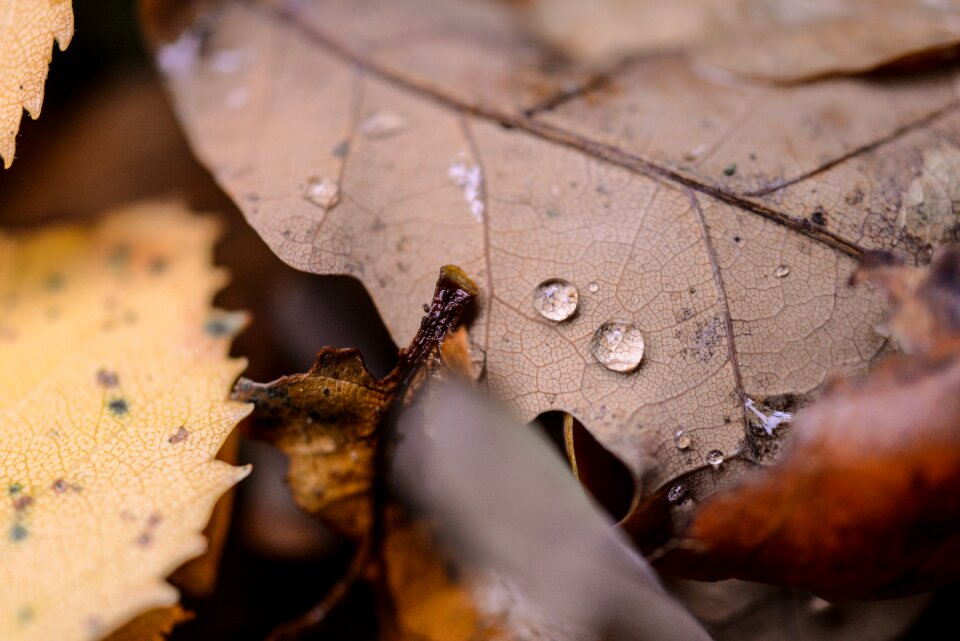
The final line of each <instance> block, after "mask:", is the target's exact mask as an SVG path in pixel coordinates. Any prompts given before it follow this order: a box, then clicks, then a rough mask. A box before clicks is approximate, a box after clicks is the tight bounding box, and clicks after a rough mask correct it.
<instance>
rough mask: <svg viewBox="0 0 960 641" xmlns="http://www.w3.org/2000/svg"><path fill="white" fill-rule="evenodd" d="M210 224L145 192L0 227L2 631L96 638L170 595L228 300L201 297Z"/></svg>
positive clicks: (185, 548) (201, 476)
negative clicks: (105, 208) (58, 220)
mask: <svg viewBox="0 0 960 641" xmlns="http://www.w3.org/2000/svg"><path fill="white" fill-rule="evenodd" d="M216 236H217V225H216V224H215V222H214V221H212V220H210V219H208V218H197V217H194V216H191V215H189V214H188V213H187V212H186V211H184V210H183V208H182V207H180V206H176V205H168V204H167V205H165V204H142V205H137V206H133V207H130V208H127V209H125V210H123V211H119V212H116V213H113V214H111V215H108V216H107V217H106V218H104V219H103V221H102V222H100V223H99V224H98V225H97V226H96V227H95V228H93V229H81V228H74V227H58V228H53V229H49V230H43V231H39V232H33V233H26V234H19V235H16V236H5V235H2V234H0V493H2V494H0V639H3V640H4V641H28V640H37V641H50V640H52V639H56V640H57V641H74V640H81V639H85V640H87V639H99V638H101V637H103V636H106V635H107V634H109V633H110V632H112V631H113V630H115V629H117V628H119V627H120V626H121V625H123V624H124V623H126V622H127V621H129V620H130V619H132V618H133V617H134V616H136V615H138V614H140V613H142V612H144V611H146V610H150V609H153V608H159V607H165V606H170V605H173V604H174V603H176V602H177V598H178V596H177V592H176V590H175V589H174V588H173V587H172V586H170V585H169V584H167V583H166V582H165V580H164V577H166V576H167V575H169V574H170V573H171V572H172V571H173V570H174V569H176V568H177V566H179V565H180V564H182V563H183V562H184V561H186V560H187V559H189V558H191V557H194V556H196V555H198V554H200V553H202V552H203V551H204V549H205V547H206V541H205V539H204V538H203V536H202V535H201V534H200V532H201V530H202V529H203V527H204V524H205V523H206V522H207V520H208V519H209V517H210V512H211V510H212V509H213V506H214V504H215V503H216V501H217V499H218V498H219V497H220V496H221V495H222V494H223V493H224V492H225V491H226V490H227V489H228V488H229V487H231V486H232V485H234V484H235V483H236V482H237V481H239V480H240V479H241V478H243V477H244V476H246V474H247V473H248V472H249V468H246V467H234V466H231V465H229V464H227V463H223V462H221V461H217V460H214V457H215V455H216V453H217V450H219V449H220V446H221V445H222V444H223V442H224V439H226V437H227V435H228V434H229V433H230V431H231V430H232V429H233V427H234V426H235V425H236V424H237V422H238V421H239V420H240V419H241V418H242V417H244V416H245V415H246V414H247V413H248V412H249V410H250V406H249V405H245V404H243V403H238V402H235V401H229V400H227V393H228V391H229V389H230V387H231V385H232V383H233V381H234V379H235V378H236V377H237V376H238V375H239V373H240V371H241V370H242V369H243V367H244V366H245V363H244V362H243V361H242V360H239V359H230V358H228V357H227V350H228V347H229V341H230V337H231V336H232V335H233V334H234V333H235V332H236V331H237V330H238V329H240V327H241V326H242V325H243V322H244V317H243V315H242V314H239V313H227V312H223V311H219V310H215V309H212V308H211V307H210V300H211V298H212V296H213V294H214V292H215V291H216V290H217V289H219V288H220V287H221V286H222V285H223V284H224V281H225V279H226V274H225V273H224V272H223V271H222V270H217V269H213V268H212V267H211V265H210V260H211V245H212V244H213V242H214V240H215V238H216Z"/></svg>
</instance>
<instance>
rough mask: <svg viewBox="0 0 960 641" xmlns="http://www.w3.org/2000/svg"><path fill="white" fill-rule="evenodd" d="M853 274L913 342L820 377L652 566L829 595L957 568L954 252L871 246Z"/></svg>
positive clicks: (920, 582) (858, 594)
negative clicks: (916, 263) (862, 366)
mask: <svg viewBox="0 0 960 641" xmlns="http://www.w3.org/2000/svg"><path fill="white" fill-rule="evenodd" d="M855 280H856V281H867V282H871V283H874V284H876V285H878V286H879V287H880V288H882V289H884V290H885V291H886V292H887V293H888V295H889V296H890V298H891V300H892V303H893V306H894V310H895V311H894V313H893V315H892V317H891V319H890V322H889V325H890V328H891V331H892V333H893V336H894V337H895V338H896V339H897V340H898V341H900V342H902V343H903V344H904V345H905V346H906V347H908V348H909V349H911V350H913V352H914V353H913V354H911V355H908V356H895V357H892V358H889V359H888V360H886V361H885V362H883V363H882V364H881V365H879V366H878V367H876V368H874V370H873V371H872V372H871V373H870V374H869V375H868V376H866V377H864V378H853V379H837V380H834V381H832V382H831V383H830V384H829V385H828V387H827V389H826V390H825V392H824V394H823V396H822V398H821V399H820V400H819V401H817V402H816V403H815V404H813V405H812V406H810V407H809V408H807V409H805V410H803V411H802V412H801V413H800V414H799V416H798V418H797V420H796V421H795V422H794V425H793V429H792V432H793V442H792V443H791V446H790V448H789V450H788V451H787V452H786V454H785V455H784V457H783V459H782V461H781V462H780V463H779V464H778V465H776V466H775V467H774V468H773V469H771V470H770V471H769V472H767V473H764V474H761V475H758V476H756V477H755V478H753V479H752V480H751V481H748V482H746V483H745V484H743V485H742V486H740V487H738V488H736V489H734V490H730V491H726V492H723V493H720V494H717V495H716V496H715V498H713V499H710V500H709V501H707V502H706V503H705V504H704V505H703V506H702V507H701V508H700V509H699V510H698V511H697V512H696V513H695V515H694V517H693V519H692V522H691V523H690V524H689V525H688V526H687V527H686V528H685V531H684V532H683V538H682V539H681V540H680V541H679V543H678V544H677V545H676V546H675V547H673V549H671V550H670V551H668V552H666V554H664V556H663V559H662V564H663V566H664V568H666V569H670V570H675V571H679V572H681V573H684V574H687V575H691V576H695V577H699V578H709V579H717V578H725V577H738V578H746V579H752V580H760V581H766V582H774V583H780V584H790V585H800V586H804V587H807V588H810V589H812V590H814V591H815V592H817V593H819V594H822V595H825V596H828V597H835V598H872V597H889V596H894V595H900V594H908V593H913V592H918V591H923V590H929V589H933V588H938V587H941V586H943V585H946V584H948V583H951V582H954V581H956V579H957V577H958V576H960V532H958V531H957V529H956V523H957V522H958V519H960V492H958V490H960V394H958V392H960V287H958V285H960V250H957V249H950V250H948V251H945V252H943V253H941V254H940V255H939V256H938V257H937V258H936V260H935V261H934V263H933V264H932V265H931V266H930V268H929V269H923V270H920V269H917V268H911V267H904V266H897V265H895V264H894V263H893V262H892V261H891V260H889V259H886V258H881V257H873V258H871V259H870V260H868V261H866V262H865V263H864V266H863V267H862V268H861V270H860V271H859V272H858V273H857V275H856V276H855ZM674 503H675V504H676V507H674V508H673V511H674V512H675V513H677V512H681V511H683V510H684V506H685V505H686V506H687V509H690V508H689V502H687V503H684V502H682V501H674ZM675 515H676V514H675ZM675 520H676V519H675Z"/></svg>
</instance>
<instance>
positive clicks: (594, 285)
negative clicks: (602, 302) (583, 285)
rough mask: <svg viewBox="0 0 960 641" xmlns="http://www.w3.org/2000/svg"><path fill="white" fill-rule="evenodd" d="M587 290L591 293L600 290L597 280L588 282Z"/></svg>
mask: <svg viewBox="0 0 960 641" xmlns="http://www.w3.org/2000/svg"><path fill="white" fill-rule="evenodd" d="M587 290H588V291H589V292H590V293H591V294H596V293H597V292H598V291H600V284H599V283H597V282H592V283H589V284H587Z"/></svg>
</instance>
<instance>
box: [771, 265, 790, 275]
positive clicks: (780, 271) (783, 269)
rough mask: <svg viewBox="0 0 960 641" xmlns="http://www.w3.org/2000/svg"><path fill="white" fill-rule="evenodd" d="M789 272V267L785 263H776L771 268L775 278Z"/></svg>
mask: <svg viewBox="0 0 960 641" xmlns="http://www.w3.org/2000/svg"><path fill="white" fill-rule="evenodd" d="M789 273H790V268H789V267H787V266H786V265H777V268H776V269H775V270H773V275H774V276H776V277H777V278H783V277H784V276H786V275H787V274H789Z"/></svg>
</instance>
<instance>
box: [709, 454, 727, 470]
mask: <svg viewBox="0 0 960 641" xmlns="http://www.w3.org/2000/svg"><path fill="white" fill-rule="evenodd" d="M706 461H707V463H709V464H710V465H711V466H712V467H713V468H714V469H716V468H718V467H720V466H721V465H723V452H721V451H720V450H710V451H709V452H707V456H706Z"/></svg>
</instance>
